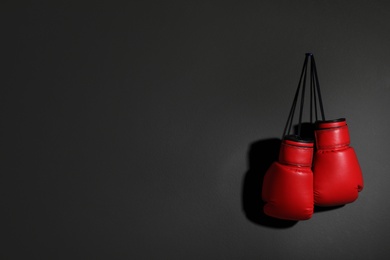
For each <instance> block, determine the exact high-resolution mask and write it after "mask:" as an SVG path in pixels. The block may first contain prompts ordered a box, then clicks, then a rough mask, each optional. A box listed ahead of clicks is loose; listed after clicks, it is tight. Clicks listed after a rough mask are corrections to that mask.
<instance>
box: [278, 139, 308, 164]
mask: <svg viewBox="0 0 390 260" xmlns="http://www.w3.org/2000/svg"><path fill="white" fill-rule="evenodd" d="M312 160H313V143H312V142H296V141H291V140H283V142H282V144H281V146H280V153H279V162H280V163H282V164H291V165H296V166H302V167H311V163H312Z"/></svg>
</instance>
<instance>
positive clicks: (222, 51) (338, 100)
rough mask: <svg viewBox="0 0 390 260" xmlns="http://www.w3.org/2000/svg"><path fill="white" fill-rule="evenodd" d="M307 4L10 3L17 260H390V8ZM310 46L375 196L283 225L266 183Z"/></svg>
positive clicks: (10, 251)
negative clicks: (265, 197) (267, 207)
mask: <svg viewBox="0 0 390 260" xmlns="http://www.w3.org/2000/svg"><path fill="white" fill-rule="evenodd" d="M295 2H297V1H221V2H220V3H217V2H213V1H191V2H190V1H177V2H172V1H156V2H147V1H123V2H121V3H119V2H115V1H114V2H109V1H106V2H103V1H93V2H90V3H87V2H85V1H77V2H75V3H70V2H69V1H63V2H62V1H50V2H48V3H43V2H40V1H32V2H31V3H29V4H28V3H25V4H23V5H22V4H19V5H18V4H17V3H13V2H11V1H9V3H8V4H7V3H3V4H2V8H1V13H2V15H1V17H2V18H1V19H2V45H3V47H2V57H1V60H2V62H1V63H2V76H1V82H2V83H1V88H0V100H1V101H0V115H1V118H0V122H1V128H0V133H1V144H0V158H1V176H2V177H1V181H0V182H1V196H0V197H1V199H0V200H1V209H2V213H1V215H2V231H1V236H2V237H3V238H4V239H5V243H3V245H2V250H1V251H0V255H1V259H287V258H288V259H387V258H388V257H389V254H390V247H389V246H388V241H390V222H389V219H390V203H389V197H390V189H389V182H390V175H389V173H390V160H389V153H388V147H389V146H390V144H389V138H388V134H389V133H390V124H389V120H390V119H389V118H390V117H389V114H390V48H389V46H390V33H389V32H390V4H389V2H386V1H353V2H351V1H349V2H348V1H344V2H343V3H342V2H341V1H298V2H299V3H295ZM347 2H348V3H347ZM11 3H12V4H11ZM309 51H310V52H313V53H314V54H315V57H316V61H317V68H318V71H319V78H320V82H321V87H322V91H323V93H322V94H323V100H324V104H325V112H326V114H327V118H329V119H333V118H339V117H346V118H347V121H348V123H349V128H350V134H351V140H352V146H353V147H354V148H355V150H356V152H357V155H358V157H359V160H360V164H361V167H362V170H363V174H364V179H365V188H364V190H363V192H361V194H360V196H359V199H358V200H357V201H356V202H355V203H352V204H349V205H346V206H344V207H341V208H337V209H331V210H326V211H316V213H315V214H314V215H313V218H312V219H310V220H308V221H301V222H297V223H282V222H278V221H274V220H272V219H267V218H265V217H264V216H261V210H260V209H261V208H258V207H257V205H260V198H259V187H258V183H259V182H260V181H261V177H260V176H261V172H264V171H265V169H266V168H267V167H268V165H269V163H270V162H271V161H272V160H274V158H275V154H276V153H277V148H278V147H277V146H278V142H279V138H280V136H281V134H282V131H283V127H284V124H285V120H286V117H287V114H288V111H289V109H290V105H291V102H292V98H293V94H294V91H295V88H296V85H297V83H298V78H299V73H300V70H301V66H302V63H303V59H304V53H305V52H309Z"/></svg>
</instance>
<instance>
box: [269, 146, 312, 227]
mask: <svg viewBox="0 0 390 260" xmlns="http://www.w3.org/2000/svg"><path fill="white" fill-rule="evenodd" d="M312 159H313V143H312V142H305V141H302V140H297V139H295V140H291V139H290V140H288V139H285V140H283V142H282V144H281V148H280V153H279V160H278V162H274V163H273V164H272V165H271V167H270V168H269V169H268V171H267V173H266V174H265V176H264V182H263V189H262V198H263V200H264V202H266V204H265V205H264V213H265V214H267V215H269V216H271V217H275V218H280V219H288V220H306V219H309V218H311V216H312V215H313V172H312V171H311V164H312Z"/></svg>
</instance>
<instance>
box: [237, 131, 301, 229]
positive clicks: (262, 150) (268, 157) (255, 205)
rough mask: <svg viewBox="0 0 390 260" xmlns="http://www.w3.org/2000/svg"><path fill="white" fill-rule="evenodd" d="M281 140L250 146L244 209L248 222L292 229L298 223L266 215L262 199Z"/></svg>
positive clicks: (243, 193) (243, 196) (256, 143)
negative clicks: (267, 175) (267, 176)
mask: <svg viewBox="0 0 390 260" xmlns="http://www.w3.org/2000/svg"><path fill="white" fill-rule="evenodd" d="M280 142H281V140H280V139H277V138H271V139H264V140H259V141H256V142H254V143H252V144H251V145H250V148H249V152H248V160H249V169H248V171H247V172H246V173H245V177H244V183H243V187H242V208H243V210H244V213H245V215H246V217H247V219H248V220H250V221H251V222H253V223H255V224H258V225H262V226H266V227H270V228H290V227H292V226H294V225H295V224H296V223H297V221H290V220H282V219H276V218H272V217H269V216H267V215H265V214H264V211H263V206H264V202H263V200H262V199H261V192H262V188H263V179H264V175H265V173H266V172H267V170H268V168H269V167H270V166H271V164H272V163H273V162H274V161H276V160H277V159H278V156H279V149H280Z"/></svg>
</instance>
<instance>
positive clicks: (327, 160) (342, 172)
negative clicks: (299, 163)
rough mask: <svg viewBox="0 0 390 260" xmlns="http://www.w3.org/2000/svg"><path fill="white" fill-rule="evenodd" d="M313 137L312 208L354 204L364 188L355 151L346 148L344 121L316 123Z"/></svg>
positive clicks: (348, 140)
mask: <svg viewBox="0 0 390 260" xmlns="http://www.w3.org/2000/svg"><path fill="white" fill-rule="evenodd" d="M315 138H316V146H317V151H316V152H315V155H314V160H313V174H314V203H315V205H317V206H338V205H344V204H347V203H351V202H353V201H355V200H356V199H357V197H358V192H359V191H361V190H362V189H363V177H362V172H361V169H360V166H359V162H358V159H357V157H356V154H355V151H354V149H353V148H352V147H350V146H349V143H350V138H349V132H348V126H347V123H346V121H345V119H344V118H341V119H336V120H330V121H320V122H318V123H317V127H316V130H315Z"/></svg>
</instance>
